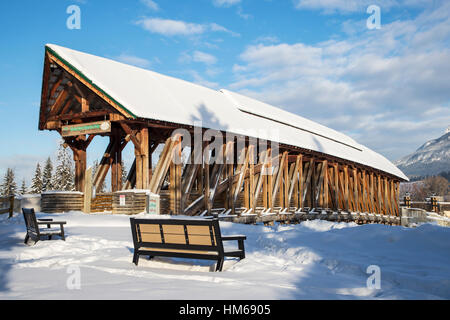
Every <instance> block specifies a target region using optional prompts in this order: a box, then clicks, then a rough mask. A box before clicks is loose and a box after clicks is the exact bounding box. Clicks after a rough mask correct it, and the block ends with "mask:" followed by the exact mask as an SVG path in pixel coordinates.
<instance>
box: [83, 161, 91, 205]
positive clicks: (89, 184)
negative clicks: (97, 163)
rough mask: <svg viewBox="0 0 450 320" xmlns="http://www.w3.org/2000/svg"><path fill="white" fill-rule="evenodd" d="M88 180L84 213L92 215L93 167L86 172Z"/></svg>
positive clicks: (85, 190) (85, 185)
mask: <svg viewBox="0 0 450 320" xmlns="http://www.w3.org/2000/svg"><path fill="white" fill-rule="evenodd" d="M85 176H86V179H85V180H84V199H83V212H84V213H91V201H92V167H89V169H87V170H86V174H85Z"/></svg>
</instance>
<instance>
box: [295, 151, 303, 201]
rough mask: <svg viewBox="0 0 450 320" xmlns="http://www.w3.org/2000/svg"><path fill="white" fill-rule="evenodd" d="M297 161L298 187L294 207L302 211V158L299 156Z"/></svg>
mask: <svg viewBox="0 0 450 320" xmlns="http://www.w3.org/2000/svg"><path fill="white" fill-rule="evenodd" d="M297 161H299V166H298V184H297V185H298V187H297V192H296V195H297V199H298V200H297V202H296V206H297V208H298V209H302V208H303V185H304V183H303V180H304V177H303V156H302V155H299V156H298V160H297Z"/></svg>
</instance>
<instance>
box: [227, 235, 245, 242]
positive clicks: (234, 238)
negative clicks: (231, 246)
mask: <svg viewBox="0 0 450 320" xmlns="http://www.w3.org/2000/svg"><path fill="white" fill-rule="evenodd" d="M222 240H223V241H228V240H247V236H243V235H233V236H222Z"/></svg>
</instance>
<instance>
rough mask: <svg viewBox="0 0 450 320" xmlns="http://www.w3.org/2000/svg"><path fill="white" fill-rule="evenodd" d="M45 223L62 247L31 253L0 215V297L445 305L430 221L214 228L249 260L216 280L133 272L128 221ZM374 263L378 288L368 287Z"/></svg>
mask: <svg viewBox="0 0 450 320" xmlns="http://www.w3.org/2000/svg"><path fill="white" fill-rule="evenodd" d="M43 216H44V215H42V214H38V217H43ZM52 217H53V218H55V219H56V220H66V221H67V226H66V233H67V240H66V241H65V242H64V241H61V240H53V241H40V242H38V243H37V244H36V245H35V246H31V247H29V246H26V245H24V244H23V238H24V236H25V225H24V221H23V217H22V216H21V215H18V214H16V215H15V216H14V218H12V219H7V217H6V216H5V215H3V216H0V267H1V272H0V299H440V298H443V299H450V229H449V228H445V227H440V226H437V225H433V224H424V225H421V226H419V227H417V228H404V227H392V226H385V225H363V226H357V225H355V224H352V223H332V222H327V221H320V220H315V221H307V222H304V223H301V224H299V225H276V226H273V227H265V226H262V225H241V224H232V223H229V222H221V229H222V232H223V234H225V235H230V234H245V235H247V238H248V239H247V241H246V242H245V245H246V255H247V258H246V259H244V260H242V261H240V262H238V261H237V260H228V261H227V262H226V263H225V267H224V271H223V272H221V273H215V272H211V271H210V270H211V267H212V266H211V264H213V262H210V261H201V260H183V259H170V258H156V259H155V260H152V261H148V260H146V259H145V258H141V259H140V261H139V266H138V267H136V266H135V265H134V264H132V263H131V260H132V251H133V249H132V240H131V230H130V225H129V217H128V216H121V215H115V216H113V215H106V214H95V215H85V214H82V213H80V212H70V213H65V214H56V215H52ZM168 218H169V217H168ZM371 265H376V266H378V267H379V268H380V271H381V289H370V288H368V287H367V279H368V277H369V276H371V274H368V273H367V272H366V271H367V268H368V267H369V266H371ZM78 271H79V273H78ZM77 275H79V279H80V288H79V289H76V288H75V289H74V288H73V284H74V283H75V284H76V279H77V278H76V276H77ZM74 279H75V280H74ZM68 284H69V286H68Z"/></svg>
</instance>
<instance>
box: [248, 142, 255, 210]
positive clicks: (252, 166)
mask: <svg viewBox="0 0 450 320" xmlns="http://www.w3.org/2000/svg"><path fill="white" fill-rule="evenodd" d="M249 152H250V162H249V166H250V167H249V170H250V171H249V188H250V191H249V193H250V194H249V209H250V208H251V209H252V213H255V211H256V201H255V152H256V150H255V148H254V146H250V147H249Z"/></svg>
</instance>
